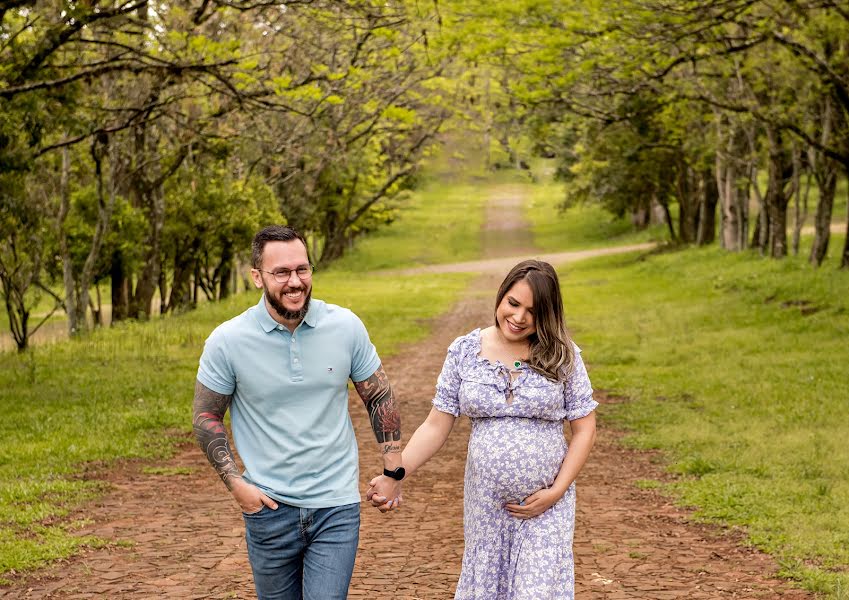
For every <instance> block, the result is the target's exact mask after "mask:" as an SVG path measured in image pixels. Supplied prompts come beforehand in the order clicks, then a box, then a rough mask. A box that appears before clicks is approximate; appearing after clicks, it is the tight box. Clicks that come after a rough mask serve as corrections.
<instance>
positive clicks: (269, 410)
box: [197, 297, 380, 508]
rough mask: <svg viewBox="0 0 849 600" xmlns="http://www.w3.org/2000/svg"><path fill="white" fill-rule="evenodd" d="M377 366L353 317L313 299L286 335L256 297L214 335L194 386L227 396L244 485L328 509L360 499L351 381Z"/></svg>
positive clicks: (365, 376) (281, 498) (374, 353)
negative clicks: (350, 406) (350, 410)
mask: <svg viewBox="0 0 849 600" xmlns="http://www.w3.org/2000/svg"><path fill="white" fill-rule="evenodd" d="M379 366H380V358H379V357H378V355H377V351H376V350H375V348H374V345H373V344H372V343H371V341H370V340H369V337H368V332H367V331H366V328H365V326H364V325H363V323H362V321H360V319H359V318H358V317H357V316H356V315H355V314H354V313H353V312H351V311H350V310H348V309H346V308H342V307H339V306H336V305H333V304H327V303H325V302H322V301H321V300H316V299H312V300H310V305H309V310H308V311H307V314H306V316H305V317H304V320H303V321H302V322H301V323H300V324H299V325H298V327H297V328H296V329H295V331H294V333H290V332H289V330H288V329H287V328H286V327H285V326H283V325H280V324H279V323H277V321H275V320H274V319H273V318H272V317H271V315H270V314H269V313H268V309H267V308H266V306H265V297H262V298H260V300H259V303H258V304H257V305H256V306H253V307H251V308H249V309H248V310H246V311H245V312H243V313H242V314H241V315H239V316H238V317H235V318H233V319H231V320H229V321H227V322H226V323H223V324H221V325H219V326H218V327H217V328H216V329H215V330H214V331H213V332H212V334H210V336H209V338H207V340H206V344H205V346H204V349H203V355H202V356H201V358H200V368H199V369H198V375H197V378H198V381H200V382H201V383H202V384H203V385H205V386H206V387H208V388H209V389H211V390H213V391H215V392H218V393H219V394H233V401H232V403H231V405H230V416H231V426H232V429H233V438H234V442H235V444H236V449H237V450H238V452H239V456H240V457H241V459H242V462H243V463H244V465H245V472H244V476H245V478H246V479H247V480H249V481H250V482H252V483H254V484H255V485H257V486H258V487H259V488H260V489H262V490H263V491H264V492H265V493H266V494H268V495H269V496H271V497H272V498H274V499H275V500H278V501H280V502H284V503H286V504H291V505H292V506H299V507H303V508H328V507H332V506H341V505H343V504H351V503H354V502H359V501H360V493H359V487H358V475H359V472H358V470H359V465H358V458H357V442H356V439H355V438H354V429H353V427H352V425H351V417H350V415H349V414H348V379H349V378H350V379H352V380H353V381H363V380H365V379H368V378H369V377H371V376H372V375H373V374H374V372H375V371H376V370H377V368H378V367H379Z"/></svg>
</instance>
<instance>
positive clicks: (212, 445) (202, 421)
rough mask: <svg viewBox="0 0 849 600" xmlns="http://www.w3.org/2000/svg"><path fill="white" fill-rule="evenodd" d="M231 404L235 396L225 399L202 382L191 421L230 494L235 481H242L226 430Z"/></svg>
mask: <svg viewBox="0 0 849 600" xmlns="http://www.w3.org/2000/svg"><path fill="white" fill-rule="evenodd" d="M232 400H233V396H232V395H229V396H225V395H223V394H219V393H217V392H213V391H212V390H211V389H209V388H208V387H206V386H205V385H203V384H202V383H201V382H200V381H198V382H196V383H195V400H194V410H193V412H194V417H193V421H192V424H193V429H194V432H195V438H196V439H197V441H198V445H199V446H200V449H201V450H203V451H204V453H205V454H206V458H207V459H208V460H209V462H210V464H212V466H213V467H215V470H216V471H217V472H218V476H219V477H221V480H222V481H223V482H224V484H225V485H226V486H227V489H228V490H232V485H233V480H234V479H241V477H242V474H241V473H240V472H239V468H238V467H237V466H236V459H235V457H234V456H233V452H232V451H231V450H230V442H229V441H228V440H227V429H226V428H225V427H224V413H226V412H227V409H228V408H229V407H230V402H231V401H232Z"/></svg>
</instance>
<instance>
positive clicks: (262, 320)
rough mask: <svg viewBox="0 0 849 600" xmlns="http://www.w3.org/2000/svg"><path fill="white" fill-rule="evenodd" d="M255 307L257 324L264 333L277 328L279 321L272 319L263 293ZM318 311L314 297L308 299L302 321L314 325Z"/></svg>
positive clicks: (316, 321)
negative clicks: (308, 302)
mask: <svg viewBox="0 0 849 600" xmlns="http://www.w3.org/2000/svg"><path fill="white" fill-rule="evenodd" d="M256 309H257V310H256V313H257V314H256V318H257V321H259V325H260V327H262V329H263V331H265V333H270V332H272V331H274V330H275V329H277V327H278V326H279V325H280V323H278V322H277V321H276V320H274V317H272V316H271V314H270V313H269V312H268V306H266V304H265V294H263V295H262V296H261V297H260V299H259V302H258V303H257V305H256ZM319 312H320V308H319V306H318V302H317V301H316V300H315V299H314V298H313V299H310V306H309V308H308V309H307V314H306V315H304V320H303V323H306V324H307V325H309V326H310V327H315V326H316V324H317V323H318V315H319Z"/></svg>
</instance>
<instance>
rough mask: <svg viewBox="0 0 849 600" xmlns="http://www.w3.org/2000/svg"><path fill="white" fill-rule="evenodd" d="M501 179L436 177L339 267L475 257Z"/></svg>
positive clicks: (375, 266)
mask: <svg viewBox="0 0 849 600" xmlns="http://www.w3.org/2000/svg"><path fill="white" fill-rule="evenodd" d="M496 185H498V184H497V183H495V184H493V183H486V184H484V185H474V184H471V183H462V182H457V183H452V184H448V183H445V182H442V181H438V180H433V181H430V182H428V183H427V184H426V185H425V186H424V187H423V189H422V190H420V191H417V192H415V193H413V194H412V195H411V197H410V198H409V199H408V200H407V201H406V204H405V205H404V208H403V209H402V212H401V214H400V216H399V218H398V220H397V221H395V222H394V223H391V224H390V225H389V226H388V227H384V228H383V229H380V230H378V231H376V232H374V233H372V234H370V235H368V236H366V237H362V238H360V239H359V240H357V241H356V242H355V245H354V252H351V253H350V254H348V255H346V256H343V257H342V259H341V260H338V261H336V262H335V263H333V265H331V269H332V270H333V271H368V270H375V269H389V268H400V267H411V266H416V265H426V264H438V263H447V262H455V261H462V260H473V259H475V258H478V257H479V255H480V235H479V231H480V228H481V223H482V221H483V216H484V205H485V203H486V198H487V193H488V191H489V190H491V189H492V188H493V187H494V186H496Z"/></svg>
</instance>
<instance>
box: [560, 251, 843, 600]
mask: <svg viewBox="0 0 849 600" xmlns="http://www.w3.org/2000/svg"><path fill="white" fill-rule="evenodd" d="M835 241H837V242H839V243H838V244H835V245H836V246H837V247H840V245H841V244H842V239H840V240H835ZM833 254H834V253H833ZM835 266H836V259H835V258H832V259H831V262H830V263H829V264H828V265H826V266H825V267H823V268H822V269H820V270H814V269H812V268H810V267H809V266H808V265H807V264H806V263H805V262H804V261H803V260H801V259H787V260H784V261H773V260H767V259H762V258H760V257H758V256H756V255H754V254H750V253H744V254H728V253H726V252H723V251H721V250H719V249H717V248H711V249H690V250H687V251H683V252H678V253H674V254H667V255H658V256H652V257H649V258H647V259H646V260H641V261H635V259H634V257H633V256H632V257H629V258H622V257H615V258H608V259H599V260H595V261H590V262H586V263H579V264H576V265H573V266H570V267H568V270H565V272H563V289H564V294H565V298H566V301H567V306H568V314H569V315H570V323H571V325H572V329H573V331H574V333H575V336H576V338H577V340H578V342H579V343H580V344H581V345H582V346H583V347H584V348H585V353H586V356H587V359H588V361H589V363H590V364H591V365H592V371H591V376H592V378H593V383H594V385H595V386H596V387H597V388H602V389H606V390H610V391H612V392H613V393H615V394H620V395H622V396H625V397H627V398H629V399H630V402H626V403H624V404H621V405H616V406H613V407H605V408H604V409H603V410H604V411H605V412H606V413H607V415H606V416H608V417H612V418H613V419H614V420H615V422H617V423H618V424H620V425H621V426H624V427H626V428H628V429H630V430H631V431H632V432H633V436H632V437H631V438H630V439H631V440H632V441H633V443H635V444H637V445H639V446H642V447H648V448H658V449H661V450H663V451H664V452H665V453H666V456H667V458H668V460H669V468H670V470H671V471H672V472H674V473H677V474H679V475H680V477H679V478H677V479H676V481H675V482H674V483H673V484H670V485H669V486H668V491H669V492H670V493H673V494H674V495H676V496H677V497H678V498H679V499H680V502H681V503H682V504H685V505H688V506H693V507H696V515H697V516H698V517H701V518H705V519H708V520H716V521H719V522H722V523H727V524H731V525H742V526H745V527H746V529H747V531H748V534H749V538H750V540H751V541H752V542H753V543H755V544H757V545H758V546H759V547H761V548H763V549H765V550H767V551H768V552H770V553H772V554H774V555H775V556H776V557H777V558H778V559H779V561H780V562H781V564H782V567H783V569H784V573H785V574H786V575H788V576H791V577H794V578H797V579H800V580H801V581H802V582H803V584H804V585H805V586H806V587H808V588H809V589H812V590H815V591H818V592H823V593H826V594H828V595H829V596H830V597H834V598H837V597H845V596H841V594H842V592H839V591H838V590H841V589H842V590H844V591H845V590H849V574H847V568H848V567H849V471H847V468H846V465H847V464H849V446H847V445H846V443H845V440H846V439H847V438H849V419H846V418H845V415H846V411H847V409H849V388H847V385H846V368H847V367H846V365H847V364H849V344H847V343H846V339H847V337H849V295H847V290H849V273H846V272H839V271H837V270H836V269H835ZM802 309H804V311H803V310H802ZM809 311H810V312H809ZM806 313H807V314H806Z"/></svg>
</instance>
